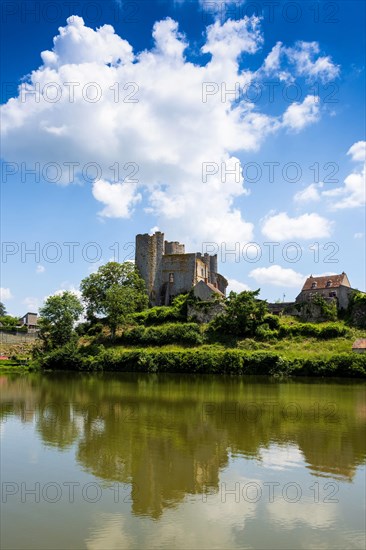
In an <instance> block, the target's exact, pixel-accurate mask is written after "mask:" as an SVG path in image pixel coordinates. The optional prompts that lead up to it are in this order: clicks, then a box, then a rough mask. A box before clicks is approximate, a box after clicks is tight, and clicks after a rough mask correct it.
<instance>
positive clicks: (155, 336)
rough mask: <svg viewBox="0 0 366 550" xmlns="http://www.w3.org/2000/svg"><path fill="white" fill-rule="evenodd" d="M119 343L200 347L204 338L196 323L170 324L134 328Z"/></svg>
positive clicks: (127, 331) (125, 333)
mask: <svg viewBox="0 0 366 550" xmlns="http://www.w3.org/2000/svg"><path fill="white" fill-rule="evenodd" d="M119 341H120V342H122V343H126V344H129V345H142V346H149V345H155V346H162V345H166V344H173V343H180V344H189V345H198V344H202V336H201V333H200V329H199V326H198V325H197V324H196V323H169V324H165V325H162V326H157V327H142V326H138V327H134V328H132V329H129V330H126V331H125V332H124V333H123V335H122V336H121V338H120V339H119Z"/></svg>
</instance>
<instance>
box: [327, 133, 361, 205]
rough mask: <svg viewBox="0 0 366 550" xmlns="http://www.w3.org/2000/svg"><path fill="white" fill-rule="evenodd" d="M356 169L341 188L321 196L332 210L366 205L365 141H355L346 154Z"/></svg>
mask: <svg viewBox="0 0 366 550" xmlns="http://www.w3.org/2000/svg"><path fill="white" fill-rule="evenodd" d="M347 155H349V156H350V157H351V159H352V161H353V162H355V163H356V167H355V169H354V170H353V172H352V173H351V174H349V175H348V176H347V177H346V179H345V180H344V185H343V187H336V188H335V189H332V190H330V191H324V192H323V193H322V194H323V195H324V196H325V197H328V198H330V207H331V208H332V209H333V210H342V209H345V208H357V207H364V206H365V204H366V174H365V168H366V141H357V142H356V143H354V144H353V145H352V147H350V149H349V150H348V152H347Z"/></svg>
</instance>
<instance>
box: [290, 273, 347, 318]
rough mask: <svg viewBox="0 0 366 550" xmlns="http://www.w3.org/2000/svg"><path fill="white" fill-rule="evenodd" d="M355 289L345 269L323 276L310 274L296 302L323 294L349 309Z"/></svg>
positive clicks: (340, 307)
mask: <svg viewBox="0 0 366 550" xmlns="http://www.w3.org/2000/svg"><path fill="white" fill-rule="evenodd" d="M354 291H355V289H354V288H352V287H351V284H350V282H349V279H348V277H347V275H346V273H345V272H344V271H343V272H342V273H340V274H339V275H323V276H321V277H313V276H312V275H310V277H308V278H307V279H306V281H305V283H304V286H303V287H302V290H301V292H300V294H299V295H298V296H297V298H296V302H297V303H300V302H310V301H312V298H313V297H314V296H316V295H321V296H323V298H325V299H327V300H332V299H333V300H336V301H337V307H338V309H347V307H348V304H349V300H350V297H351V294H352V292H354Z"/></svg>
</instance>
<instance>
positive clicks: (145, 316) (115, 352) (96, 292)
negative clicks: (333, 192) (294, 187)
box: [30, 262, 366, 377]
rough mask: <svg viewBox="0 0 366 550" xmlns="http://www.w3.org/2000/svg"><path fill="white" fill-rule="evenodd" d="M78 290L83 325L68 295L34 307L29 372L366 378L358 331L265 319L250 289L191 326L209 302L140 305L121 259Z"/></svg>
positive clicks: (342, 324)
mask: <svg viewBox="0 0 366 550" xmlns="http://www.w3.org/2000/svg"><path fill="white" fill-rule="evenodd" d="M80 288H81V293H82V301H83V305H84V312H85V318H84V320H83V322H81V323H80V322H79V323H77V321H79V320H80V316H81V313H82V311H83V307H82V303H81V301H79V300H78V298H77V297H76V296H75V295H74V294H71V293H70V292H67V291H65V292H63V293H61V294H58V295H55V296H50V297H49V298H47V300H46V302H45V304H44V307H43V308H41V310H40V314H41V322H40V338H39V340H38V343H37V345H36V346H35V348H34V349H33V356H32V360H31V362H30V366H31V367H32V368H41V369H46V370H78V371H94V370H111V371H137V372H184V373H189V372H191V373H223V374H270V375H278V376H280V375H314V376H346V377H366V355H361V354H356V353H354V352H352V343H353V342H354V340H355V339H356V338H361V337H363V336H364V331H363V329H360V328H356V327H353V326H352V325H351V324H350V323H347V319H346V318H344V319H336V318H335V317H334V312H332V316H331V317H329V318H330V319H332V320H330V321H327V322H319V323H309V322H301V321H300V320H299V319H298V318H296V317H293V316H286V315H283V316H277V315H271V314H269V313H268V309H267V304H266V302H265V301H263V300H260V299H259V298H258V294H259V290H257V291H244V292H241V293H239V294H236V293H234V292H231V293H230V294H229V296H228V297H227V298H226V299H225V302H224V304H225V305H224V307H223V309H222V311H221V313H219V314H218V315H215V316H214V317H213V318H212V319H211V320H210V321H209V322H206V323H202V322H201V323H199V322H197V320H196V318H195V316H194V315H192V311H199V310H200V308H201V309H202V308H204V309H205V311H206V310H207V311H208V310H209V309H210V307H211V305H212V302H211V303H209V302H200V301H199V300H198V299H197V298H196V297H194V296H193V294H192V293H191V294H188V295H180V296H178V297H176V298H175V299H174V300H173V302H172V304H171V305H169V306H159V307H148V304H147V295H146V291H145V288H144V283H143V281H142V279H141V277H140V276H139V274H138V273H137V271H136V269H135V267H134V265H133V264H132V263H129V262H126V263H125V264H118V263H116V262H109V263H108V264H106V265H105V266H102V267H101V268H99V270H98V271H97V272H96V273H94V274H92V275H90V276H89V277H87V278H85V279H84V280H83V281H82V283H81V287H80ZM192 308H193V309H192Z"/></svg>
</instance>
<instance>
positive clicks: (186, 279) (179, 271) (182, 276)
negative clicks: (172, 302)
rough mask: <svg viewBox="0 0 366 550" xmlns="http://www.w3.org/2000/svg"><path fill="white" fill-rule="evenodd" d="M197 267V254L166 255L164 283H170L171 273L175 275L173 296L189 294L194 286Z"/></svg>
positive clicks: (163, 268) (171, 286)
mask: <svg viewBox="0 0 366 550" xmlns="http://www.w3.org/2000/svg"><path fill="white" fill-rule="evenodd" d="M195 267H196V255H195V254H169V255H165V256H163V260H162V283H163V284H164V283H169V273H173V274H174V282H173V283H170V288H171V293H172V295H174V296H176V295H177V294H181V293H185V292H189V291H190V290H191V288H192V286H193V284H194V279H195Z"/></svg>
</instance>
